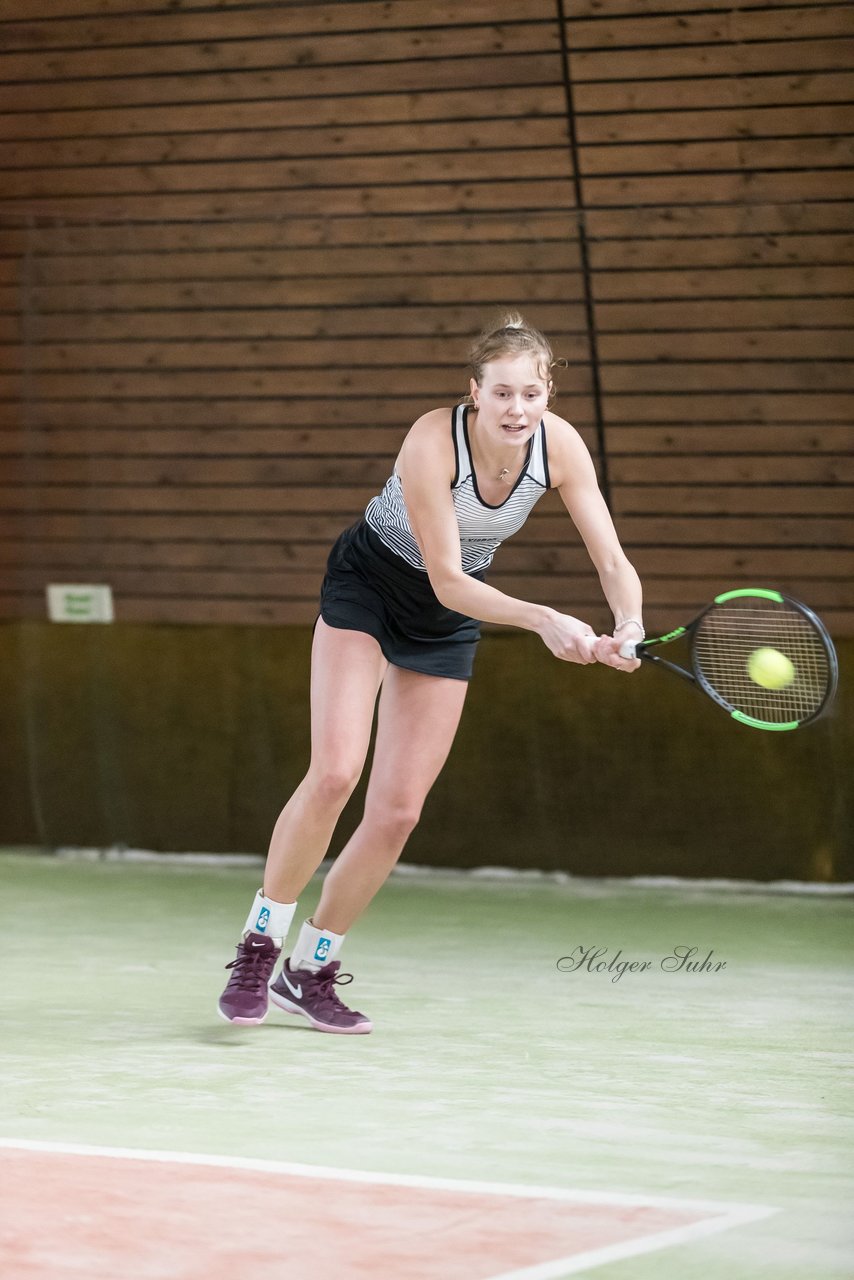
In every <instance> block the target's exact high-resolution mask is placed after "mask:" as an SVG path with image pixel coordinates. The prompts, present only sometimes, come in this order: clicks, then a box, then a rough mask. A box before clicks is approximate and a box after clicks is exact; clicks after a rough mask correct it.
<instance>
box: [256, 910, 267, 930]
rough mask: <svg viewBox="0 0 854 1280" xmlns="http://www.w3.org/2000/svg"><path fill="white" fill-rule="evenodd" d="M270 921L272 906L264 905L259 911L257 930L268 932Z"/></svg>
mask: <svg viewBox="0 0 854 1280" xmlns="http://www.w3.org/2000/svg"><path fill="white" fill-rule="evenodd" d="M269 923H270V908H269V907H262V908H261V910H260V911H259V912H258V919H257V920H256V921H255V932H256V933H266V932H267V925H268V924H269Z"/></svg>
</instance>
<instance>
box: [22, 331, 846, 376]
mask: <svg viewBox="0 0 854 1280" xmlns="http://www.w3.org/2000/svg"><path fill="white" fill-rule="evenodd" d="M831 332H832V331H831ZM549 339H550V342H551V344H552V347H553V349H554V351H555V352H559V353H560V356H561V357H562V358H563V359H568V360H570V361H572V362H573V363H585V362H586V361H587V359H588V357H589V350H588V343H587V338H586V335H584V334H578V333H575V334H568V333H558V332H552V333H551V334H550V335H549ZM817 354H818V353H817ZM828 354H830V353H828ZM466 355H467V350H466V344H465V343H463V342H462V341H461V340H460V337H459V336H455V337H449V338H444V337H422V338H419V339H418V342H417V343H414V342H413V340H412V338H382V339H378V338H375V337H369V338H357V337H350V338H344V337H342V338H329V339H322V338H311V339H290V340H289V341H287V342H282V341H281V339H279V338H259V339H256V340H254V341H246V342H236V341H235V342H201V341H200V342H182V341H179V340H173V341H163V342H139V341H122V342H73V341H72V342H66V343H61V344H60V343H50V342H41V343H29V344H26V345H24V344H14V345H13V344H9V345H8V346H5V347H4V346H2V345H0V369H3V370H8V369H21V368H23V367H24V366H25V365H26V368H27V370H28V371H29V373H30V374H34V373H37V372H38V373H41V372H43V371H45V370H50V371H53V372H58V371H61V370H64V369H74V370H75V371H77V372H80V371H81V370H84V369H91V370H105V369H133V368H136V369H142V368H145V369H203V368H209V369H210V370H211V371H212V372H214V373H215V372H216V371H217V370H220V371H222V370H227V369H247V368H252V367H254V366H260V367H262V368H263V367H266V368H272V367H278V368H280V369H285V368H303V369H305V368H320V369H329V368H331V367H333V366H337V367H338V368H359V367H366V366H367V367H377V366H379V367H384V368H385V369H388V368H400V369H405V368H407V367H412V366H414V365H457V366H458V367H459V369H460V376H461V377H463V376H464V369H463V366H464V361H465V357H466ZM558 378H560V374H559V371H558Z"/></svg>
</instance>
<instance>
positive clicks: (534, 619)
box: [523, 604, 554, 636]
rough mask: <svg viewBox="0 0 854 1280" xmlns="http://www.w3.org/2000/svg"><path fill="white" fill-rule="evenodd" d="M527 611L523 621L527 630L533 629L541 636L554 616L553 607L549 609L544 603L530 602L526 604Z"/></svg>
mask: <svg viewBox="0 0 854 1280" xmlns="http://www.w3.org/2000/svg"><path fill="white" fill-rule="evenodd" d="M528 609H529V613H528V616H527V618H526V620H525V622H524V623H523V626H524V627H526V628H527V630H528V631H534V632H536V634H537V635H538V636H542V634H543V631H544V630H545V628H546V627H547V626H548V624H549V622H550V621H551V619H552V618H553V617H554V609H550V608H549V606H548V605H545V604H532V605H529V606H528Z"/></svg>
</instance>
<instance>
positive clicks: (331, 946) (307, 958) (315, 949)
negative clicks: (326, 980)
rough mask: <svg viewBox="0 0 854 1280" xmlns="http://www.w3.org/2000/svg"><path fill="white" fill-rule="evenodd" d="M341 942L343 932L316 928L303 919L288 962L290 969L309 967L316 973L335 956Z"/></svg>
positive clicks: (342, 942)
mask: <svg viewBox="0 0 854 1280" xmlns="http://www.w3.org/2000/svg"><path fill="white" fill-rule="evenodd" d="M343 944H344V934H343V933H331V932H330V930H329V929H318V928H316V926H315V925H313V924H312V922H311V921H310V920H305V921H303V926H302V928H301V929H300V931H299V937H298V938H297V941H296V946H295V947H294V949H293V953H292V955H291V958H290V960H289V961H288V964H289V965H290V967H291V969H310V970H311V972H312V973H317V971H318V969H322V968H323V966H324V965H325V964H329V963H330V962H331V961H332V960H335V959H336V958H337V956H338V952H339V951H340V950H341V947H342V946H343Z"/></svg>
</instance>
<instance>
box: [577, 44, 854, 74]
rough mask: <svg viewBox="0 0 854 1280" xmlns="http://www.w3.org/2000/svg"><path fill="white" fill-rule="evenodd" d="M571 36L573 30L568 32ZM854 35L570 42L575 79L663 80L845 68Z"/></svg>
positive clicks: (853, 51)
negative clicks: (592, 45)
mask: <svg viewBox="0 0 854 1280" xmlns="http://www.w3.org/2000/svg"><path fill="white" fill-rule="evenodd" d="M570 38H571V36H570ZM852 60H854V40H852V39H850V38H848V39H843V38H838V39H834V40H821V39H819V40H809V39H800V40H762V41H758V42H756V43H755V44H754V43H749V42H745V43H739V42H735V41H734V42H727V43H719V44H698V45H683V46H679V47H666V48H660V47H652V48H642V49H601V50H595V51H588V50H583V49H582V50H577V49H574V48H573V47H572V46H570V54H569V61H570V69H571V74H572V79H573V82H574V83H578V84H583V83H584V82H585V81H589V80H596V81H599V82H600V83H601V82H602V81H614V80H618V81H627V80H630V81H635V80H665V79H674V78H676V77H692V78H695V77H705V76H728V77H729V76H752V75H767V74H768V73H770V72H777V73H780V72H795V73H798V74H801V75H803V74H806V73H807V72H810V71H846V70H848V69H849V68H850V67H851V65H852Z"/></svg>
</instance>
